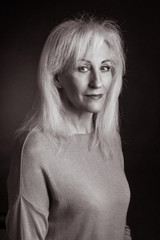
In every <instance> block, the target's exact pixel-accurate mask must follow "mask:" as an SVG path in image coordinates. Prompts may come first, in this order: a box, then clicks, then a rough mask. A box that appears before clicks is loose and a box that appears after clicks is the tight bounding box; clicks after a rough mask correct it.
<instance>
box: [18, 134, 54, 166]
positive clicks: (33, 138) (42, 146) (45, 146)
mask: <svg viewBox="0 0 160 240" xmlns="http://www.w3.org/2000/svg"><path fill="white" fill-rule="evenodd" d="M56 151H57V147H56V144H55V139H53V138H52V139H51V138H49V137H48V136H47V135H45V134H44V133H43V132H41V131H32V132H30V133H28V134H27V136H26V138H25V140H24V142H23V144H22V149H21V161H24V160H25V159H27V162H28V164H29V162H30V160H31V161H32V163H30V164H31V165H32V164H33V163H35V162H36V163H37V164H40V163H42V161H44V160H46V159H47V157H46V156H47V155H51V153H52V156H53V155H54V154H56Z"/></svg>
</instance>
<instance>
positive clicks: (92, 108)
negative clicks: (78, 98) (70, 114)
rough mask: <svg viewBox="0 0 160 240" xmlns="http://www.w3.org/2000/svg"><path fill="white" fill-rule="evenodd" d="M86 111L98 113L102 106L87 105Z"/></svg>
mask: <svg viewBox="0 0 160 240" xmlns="http://www.w3.org/2000/svg"><path fill="white" fill-rule="evenodd" d="M87 111H88V112H90V113H99V112H100V111H102V107H98V106H97V107H95V106H94V107H89V108H88V109H87Z"/></svg>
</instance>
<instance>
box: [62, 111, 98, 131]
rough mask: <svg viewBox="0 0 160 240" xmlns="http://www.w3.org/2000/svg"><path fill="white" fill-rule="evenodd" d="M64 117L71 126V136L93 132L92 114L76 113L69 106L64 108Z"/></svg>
mask: <svg viewBox="0 0 160 240" xmlns="http://www.w3.org/2000/svg"><path fill="white" fill-rule="evenodd" d="M65 115H66V117H67V120H68V121H69V123H70V124H71V134H86V133H91V132H93V130H94V124H93V113H90V112H84V111H79V110H78V111H76V109H73V108H72V107H70V106H67V107H66V106H65Z"/></svg>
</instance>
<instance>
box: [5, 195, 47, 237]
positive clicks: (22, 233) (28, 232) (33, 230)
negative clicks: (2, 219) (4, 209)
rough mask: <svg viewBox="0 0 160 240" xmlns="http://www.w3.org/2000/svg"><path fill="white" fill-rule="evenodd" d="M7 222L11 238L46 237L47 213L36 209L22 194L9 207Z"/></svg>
mask: <svg viewBox="0 0 160 240" xmlns="http://www.w3.org/2000/svg"><path fill="white" fill-rule="evenodd" d="M6 223H7V232H8V237H9V239H11V240H28V239H34V240H44V239H45V237H46V233H47V228H48V221H47V214H46V213H43V212H41V211H40V210H39V209H36V208H35V207H34V206H33V205H32V204H31V203H29V202H28V201H27V200H26V199H25V198H24V197H23V196H21V195H19V197H18V199H17V201H16V203H15V205H14V206H13V207H11V208H10V209H9V211H8V215H7V219H6Z"/></svg>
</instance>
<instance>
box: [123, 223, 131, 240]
mask: <svg viewBox="0 0 160 240" xmlns="http://www.w3.org/2000/svg"><path fill="white" fill-rule="evenodd" d="M124 240H132V237H131V231H130V227H129V226H128V225H126V227H125V233H124Z"/></svg>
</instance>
